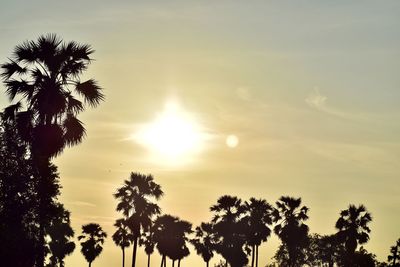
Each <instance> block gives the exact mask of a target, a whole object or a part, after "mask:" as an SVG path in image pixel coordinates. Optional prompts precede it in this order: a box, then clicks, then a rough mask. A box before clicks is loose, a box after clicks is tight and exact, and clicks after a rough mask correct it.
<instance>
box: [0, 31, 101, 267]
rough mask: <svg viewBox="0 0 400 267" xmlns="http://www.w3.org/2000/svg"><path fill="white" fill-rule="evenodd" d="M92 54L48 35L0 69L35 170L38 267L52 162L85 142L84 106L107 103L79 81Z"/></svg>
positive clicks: (94, 89)
mask: <svg viewBox="0 0 400 267" xmlns="http://www.w3.org/2000/svg"><path fill="white" fill-rule="evenodd" d="M93 52H94V50H93V49H92V48H91V47H90V46H89V45H87V44H79V43H77V42H74V41H71V42H68V43H67V42H63V41H62V39H60V38H59V37H58V36H57V35H55V34H48V35H44V36H40V37H39V38H38V40H37V41H26V42H24V43H22V44H20V45H17V46H16V47H15V50H14V53H13V56H12V57H11V58H10V59H9V62H7V63H4V64H2V65H1V68H2V73H1V77H2V79H3V81H4V84H5V87H6V93H7V95H8V96H9V98H10V101H14V104H12V105H10V106H9V107H8V108H6V110H5V113H6V114H7V116H9V117H15V119H16V121H17V122H18V127H19V130H20V132H21V133H22V136H23V137H24V140H25V141H26V142H27V143H29V144H30V148H31V156H32V159H33V162H34V165H35V166H36V169H37V170H36V171H37V179H38V183H37V184H38V188H37V192H38V195H39V196H38V202H39V204H38V209H39V225H40V230H39V236H40V242H39V243H40V244H38V247H39V248H38V250H39V253H38V259H37V265H38V266H39V267H42V266H43V265H44V258H45V249H44V244H45V239H44V236H45V227H46V219H47V218H46V217H48V216H47V215H48V210H49V208H48V207H47V203H48V201H47V200H46V199H44V198H45V196H46V195H48V192H46V188H47V186H48V185H47V183H51V182H52V181H51V180H50V181H49V179H46V177H44V176H45V172H46V169H47V168H48V165H49V164H48V162H49V160H50V159H51V158H52V157H54V156H56V155H58V154H60V153H61V152H62V151H63V149H64V148H65V147H66V146H73V145H76V144H78V143H80V142H81V141H82V140H83V138H84V136H85V128H84V126H83V124H82V122H81V121H80V120H79V119H78V118H77V115H78V114H79V113H80V112H81V111H83V110H84V108H85V104H88V105H89V106H92V107H96V106H97V105H98V104H99V103H100V102H101V101H102V100H103V99H104V95H103V94H102V92H101V88H100V87H99V86H98V85H97V83H96V81H95V80H93V79H89V80H86V81H81V80H80V78H79V76H80V75H81V74H82V73H83V72H84V71H85V70H86V69H87V68H88V66H89V64H90V62H91V59H90V57H89V56H90V55H91V54H92V53H93ZM15 101H16V102H15ZM47 221H48V220H47ZM47 224H48V223H47Z"/></svg>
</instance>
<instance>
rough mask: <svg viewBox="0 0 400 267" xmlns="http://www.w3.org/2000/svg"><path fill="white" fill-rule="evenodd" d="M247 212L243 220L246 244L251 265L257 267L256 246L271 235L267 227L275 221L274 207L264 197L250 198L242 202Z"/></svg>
mask: <svg viewBox="0 0 400 267" xmlns="http://www.w3.org/2000/svg"><path fill="white" fill-rule="evenodd" d="M244 207H245V210H246V212H247V214H246V217H245V219H244V221H245V222H246V226H247V227H246V228H247V232H246V238H247V244H248V245H249V246H250V247H251V250H252V256H251V266H252V267H254V260H255V263H256V264H255V265H256V267H258V247H259V246H260V245H261V243H262V242H265V241H267V238H268V237H269V236H270V235H271V230H270V228H269V227H268V226H269V225H271V224H272V223H273V222H274V221H275V216H274V211H275V209H274V208H273V207H272V206H271V205H270V204H269V203H268V202H267V201H266V200H265V199H255V198H250V201H248V202H247V201H246V202H245V204H244Z"/></svg>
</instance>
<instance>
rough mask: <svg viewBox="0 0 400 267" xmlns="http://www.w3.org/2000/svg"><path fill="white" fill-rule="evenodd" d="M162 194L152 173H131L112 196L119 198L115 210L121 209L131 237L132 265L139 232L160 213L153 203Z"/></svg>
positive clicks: (134, 259) (134, 260)
mask: <svg viewBox="0 0 400 267" xmlns="http://www.w3.org/2000/svg"><path fill="white" fill-rule="evenodd" d="M162 195H163V192H162V190H161V187H160V185H158V184H156V183H155V182H154V179H153V176H152V175H143V174H140V173H133V172H132V173H131V175H130V177H129V180H124V185H123V186H122V187H120V188H118V189H117V192H116V193H115V194H114V197H115V198H116V199H118V200H119V202H118V205H117V211H122V213H123V215H124V216H125V218H126V222H127V225H128V227H129V229H130V231H131V234H132V237H133V252H132V267H135V264H136V252H137V245H138V240H139V238H140V236H141V233H142V232H143V231H144V230H145V229H147V228H148V227H150V225H151V220H152V217H153V216H155V215H158V214H160V212H161V210H160V207H159V206H158V205H157V204H155V203H154V202H152V201H154V199H155V200H158V199H159V198H160V197H161V196H162Z"/></svg>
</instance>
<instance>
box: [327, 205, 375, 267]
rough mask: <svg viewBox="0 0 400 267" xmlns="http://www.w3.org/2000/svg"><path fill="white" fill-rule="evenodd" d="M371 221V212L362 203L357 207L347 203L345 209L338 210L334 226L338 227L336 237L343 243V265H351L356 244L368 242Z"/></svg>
mask: <svg viewBox="0 0 400 267" xmlns="http://www.w3.org/2000/svg"><path fill="white" fill-rule="evenodd" d="M371 221H372V217H371V214H370V213H369V212H368V211H367V210H366V208H365V206H363V205H359V206H358V207H356V206H355V205H349V207H348V208H347V209H346V210H342V211H341V212H340V217H339V219H338V220H337V222H336V225H335V227H336V229H338V233H337V237H338V238H339V240H340V241H341V242H343V243H344V245H345V249H346V255H345V266H352V258H354V253H355V251H356V249H357V246H358V244H365V243H367V242H368V240H369V233H370V232H371V230H370V229H369V227H368V224H369V223H370V222H371Z"/></svg>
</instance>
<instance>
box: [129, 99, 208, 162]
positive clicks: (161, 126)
mask: <svg viewBox="0 0 400 267" xmlns="http://www.w3.org/2000/svg"><path fill="white" fill-rule="evenodd" d="M134 139H135V140H136V141H137V142H138V143H139V144H141V145H144V146H145V147H147V148H149V149H150V151H151V152H152V154H153V156H154V157H156V158H157V159H161V160H163V161H164V162H168V163H181V162H182V161H184V160H185V161H186V160H187V159H188V156H191V155H193V154H195V153H196V152H198V151H200V150H201V148H202V146H203V141H204V134H203V133H202V131H201V129H200V126H199V125H198V124H197V122H196V120H195V118H194V117H192V116H190V114H188V113H187V112H185V111H184V110H182V109H181V108H180V107H179V105H178V104H177V103H176V102H168V103H167V104H166V106H165V109H164V111H163V112H162V113H161V114H159V115H158V116H157V117H156V119H155V120H154V121H153V122H152V123H149V124H145V125H143V126H142V127H141V128H140V129H139V130H138V132H137V133H136V134H135V136H134Z"/></svg>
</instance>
